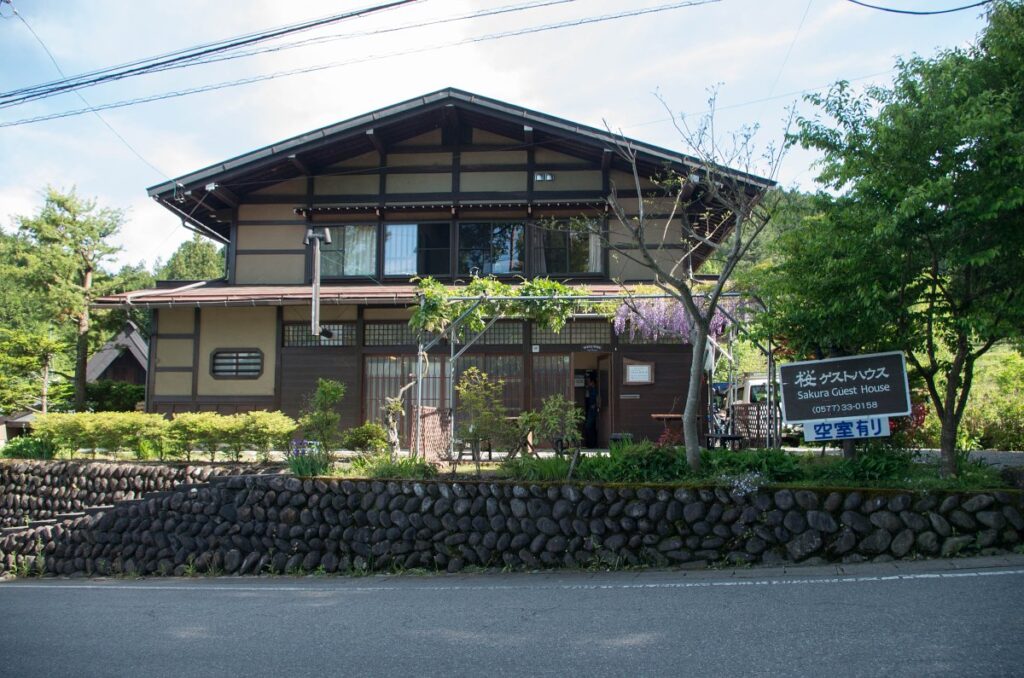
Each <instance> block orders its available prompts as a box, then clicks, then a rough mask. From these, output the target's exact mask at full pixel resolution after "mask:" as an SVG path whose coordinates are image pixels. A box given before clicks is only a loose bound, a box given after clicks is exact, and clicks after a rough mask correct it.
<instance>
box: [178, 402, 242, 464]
mask: <svg viewBox="0 0 1024 678" xmlns="http://www.w3.org/2000/svg"><path fill="white" fill-rule="evenodd" d="M225 419H227V417H225V416H223V415H221V414H217V413H216V412H180V413H178V414H176V415H174V419H172V420H171V424H170V427H169V431H170V432H171V433H172V434H173V435H174V438H175V442H176V444H177V446H178V447H179V448H180V449H181V450H182V451H183V452H184V453H185V458H186V459H187V460H188V461H192V451H193V450H199V451H200V452H206V453H207V454H209V455H210V461H214V460H215V458H216V455H217V448H218V447H220V443H221V442H222V441H223V440H225V439H226V438H228V437H229V435H230V434H227V433H226V430H228V427H229V424H228V423H227V422H226V421H225Z"/></svg>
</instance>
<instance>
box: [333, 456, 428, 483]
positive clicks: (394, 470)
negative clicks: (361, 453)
mask: <svg viewBox="0 0 1024 678" xmlns="http://www.w3.org/2000/svg"><path fill="white" fill-rule="evenodd" d="M352 470H353V471H355V472H356V473H358V474H359V475H361V476H365V477H367V478H404V479H408V480H426V479H428V478H434V477H436V476H437V468H435V467H434V465H433V464H431V463H429V462H426V461H424V460H422V459H414V458H411V457H399V458H398V459H392V458H391V455H390V454H387V453H386V452H385V453H380V454H374V455H370V456H367V457H359V458H358V459H355V460H353V461H352Z"/></svg>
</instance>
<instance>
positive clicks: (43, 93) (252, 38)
mask: <svg viewBox="0 0 1024 678" xmlns="http://www.w3.org/2000/svg"><path fill="white" fill-rule="evenodd" d="M6 1H7V2H9V1H10V0H6ZM421 1H422V0H392V1H391V2H387V3H384V4H380V5H373V6H371V7H365V8H362V9H358V10H352V11H349V12H344V13H342V14H335V15H331V16H328V17H323V18H320V19H314V20H311V21H306V22H302V23H299V24H291V25H288V26H283V27H278V28H273V29H269V30H265V31H262V32H258V33H250V34H246V35H243V36H239V37H235V38H228V39H227V40H222V41H219V42H214V43H207V44H205V45H200V46H197V47H189V48H184V49H181V50H176V51H173V52H168V53H166V54H162V55H157V56H153V57H146V58H144V59H139V60H136V61H134V62H129V63H127V64H124V65H121V66H114V67H109V68H105V69H99V70H96V71H92V72H89V73H85V74H80V75H76V76H73V77H72V78H64V79H63V80H57V81H51V82H48V83H41V84H37V85H30V86H28V87H23V88H20V89H16V90H11V91H9V92H3V93H0V102H2V103H3V104H4V105H5V106H6V105H13V104H18V103H25V102H27V101H33V100H35V99H38V98H45V97H48V96H54V95H55V94H61V93H64V92H67V91H71V90H74V89H81V88H82V87H89V86H92V85H95V84H100V83H102V82H109V81H111V80H119V79H123V78H125V77H129V76H131V75H137V74H142V73H146V72H148V71H150V70H153V69H157V68H159V67H162V66H168V65H172V64H176V63H181V62H188V61H189V60H192V59H196V58H199V57H202V56H205V55H211V54H216V53H220V52H224V51H229V50H232V49H238V48H240V47H245V46H247V45H252V44H257V43H260V42H265V41H267V40H273V39H276V38H280V37H283V36H285V35H290V34H292V33H298V32H304V31H309V30H312V29H314V28H319V27H321V26H327V25H330V24H333V23H338V22H339V21H345V20H347V19H354V18H360V17H363V16H367V15H370V14H373V13H376V12H380V11H385V10H390V9H394V8H397V7H400V6H402V5H407V4H411V3H414V2H421Z"/></svg>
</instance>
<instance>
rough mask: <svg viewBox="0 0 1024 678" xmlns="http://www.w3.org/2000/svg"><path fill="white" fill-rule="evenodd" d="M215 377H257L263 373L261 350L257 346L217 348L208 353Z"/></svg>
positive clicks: (211, 371)
mask: <svg viewBox="0 0 1024 678" xmlns="http://www.w3.org/2000/svg"><path fill="white" fill-rule="evenodd" d="M210 374H211V375H212V376H213V377H214V378H215V379H258V378H259V376H260V375H261V374H263V351H261V350H259V349H258V348H219V349H217V350H216V351H214V352H213V353H212V354H211V355H210Z"/></svg>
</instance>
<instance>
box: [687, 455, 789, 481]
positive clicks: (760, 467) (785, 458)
mask: <svg viewBox="0 0 1024 678" xmlns="http://www.w3.org/2000/svg"><path fill="white" fill-rule="evenodd" d="M750 473H756V474H758V475H760V476H761V477H763V478H765V479H766V480H768V481H771V482H783V483H784V482H792V481H795V480H802V479H803V478H804V477H805V475H806V474H805V473H804V469H803V467H802V465H801V463H800V459H799V458H798V457H796V456H794V455H792V454H789V453H787V452H785V451H783V450H775V449H766V450H742V451H738V452H734V451H732V450H705V451H704V452H702V453H701V474H702V475H704V476H706V477H711V478H715V477H720V476H741V475H746V474H750Z"/></svg>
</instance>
